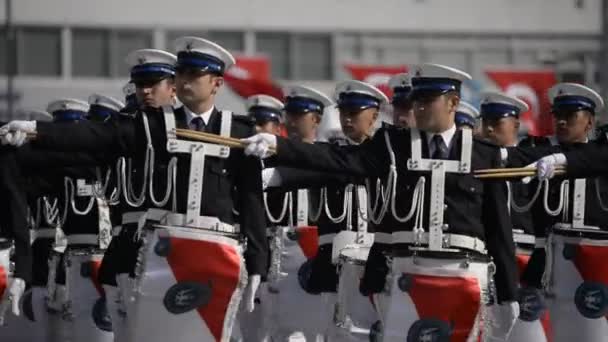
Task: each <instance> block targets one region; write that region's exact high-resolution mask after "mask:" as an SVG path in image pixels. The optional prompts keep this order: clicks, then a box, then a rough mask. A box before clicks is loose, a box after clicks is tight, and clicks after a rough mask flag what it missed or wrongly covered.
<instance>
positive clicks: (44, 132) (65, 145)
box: [34, 119, 137, 155]
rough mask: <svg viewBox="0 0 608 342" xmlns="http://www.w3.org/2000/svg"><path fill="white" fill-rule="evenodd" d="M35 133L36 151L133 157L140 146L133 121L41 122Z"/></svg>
mask: <svg viewBox="0 0 608 342" xmlns="http://www.w3.org/2000/svg"><path fill="white" fill-rule="evenodd" d="M36 131H37V134H36V139H35V140H34V145H35V146H36V147H38V148H44V149H49V150H56V151H64V152H84V153H108V154H112V155H130V153H132V152H133V150H134V147H135V146H136V142H137V136H136V130H135V120H134V119H122V120H111V121H109V122H95V121H80V122H75V123H53V122H38V123H37V127H36Z"/></svg>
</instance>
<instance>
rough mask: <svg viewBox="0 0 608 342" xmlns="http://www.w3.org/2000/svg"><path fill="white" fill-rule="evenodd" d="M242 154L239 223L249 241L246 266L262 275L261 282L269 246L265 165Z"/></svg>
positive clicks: (238, 178)
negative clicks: (264, 193)
mask: <svg viewBox="0 0 608 342" xmlns="http://www.w3.org/2000/svg"><path fill="white" fill-rule="evenodd" d="M231 153H239V156H238V167H236V168H235V169H236V175H235V181H236V188H237V189H236V190H237V191H236V193H237V196H239V198H238V203H240V205H241V207H240V211H239V221H240V226H241V232H242V233H243V234H244V235H245V237H246V238H247V250H245V263H246V266H247V272H248V273H249V274H250V275H251V274H259V275H261V276H262V278H265V277H266V274H267V272H268V256H269V246H268V241H267V239H266V212H265V210H264V199H263V192H262V164H261V163H260V160H259V159H257V158H254V157H247V156H245V155H244V154H243V152H242V151H236V150H232V151H231Z"/></svg>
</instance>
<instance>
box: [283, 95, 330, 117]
mask: <svg viewBox="0 0 608 342" xmlns="http://www.w3.org/2000/svg"><path fill="white" fill-rule="evenodd" d="M324 107H325V106H324V105H323V104H322V103H321V102H319V101H317V100H313V99H311V98H308V97H301V96H294V97H291V96H288V97H287V98H285V112H287V113H308V112H317V113H319V114H323V108H324Z"/></svg>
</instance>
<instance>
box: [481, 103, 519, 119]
mask: <svg viewBox="0 0 608 342" xmlns="http://www.w3.org/2000/svg"><path fill="white" fill-rule="evenodd" d="M480 112H481V114H480V115H481V116H482V117H484V118H506V117H509V116H512V117H516V118H517V117H519V112H520V110H519V107H517V106H513V105H510V104H506V103H484V104H482V105H481V111H480Z"/></svg>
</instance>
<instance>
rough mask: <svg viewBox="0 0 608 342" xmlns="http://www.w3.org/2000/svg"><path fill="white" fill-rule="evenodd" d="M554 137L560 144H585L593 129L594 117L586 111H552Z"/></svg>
mask: <svg viewBox="0 0 608 342" xmlns="http://www.w3.org/2000/svg"><path fill="white" fill-rule="evenodd" d="M553 115H554V117H555V136H556V137H557V140H558V141H559V142H561V143H575V142H585V141H586V140H587V136H588V134H589V131H591V129H592V128H593V123H594V121H595V120H594V117H593V114H591V113H590V112H589V111H586V110H558V111H554V112H553Z"/></svg>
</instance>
